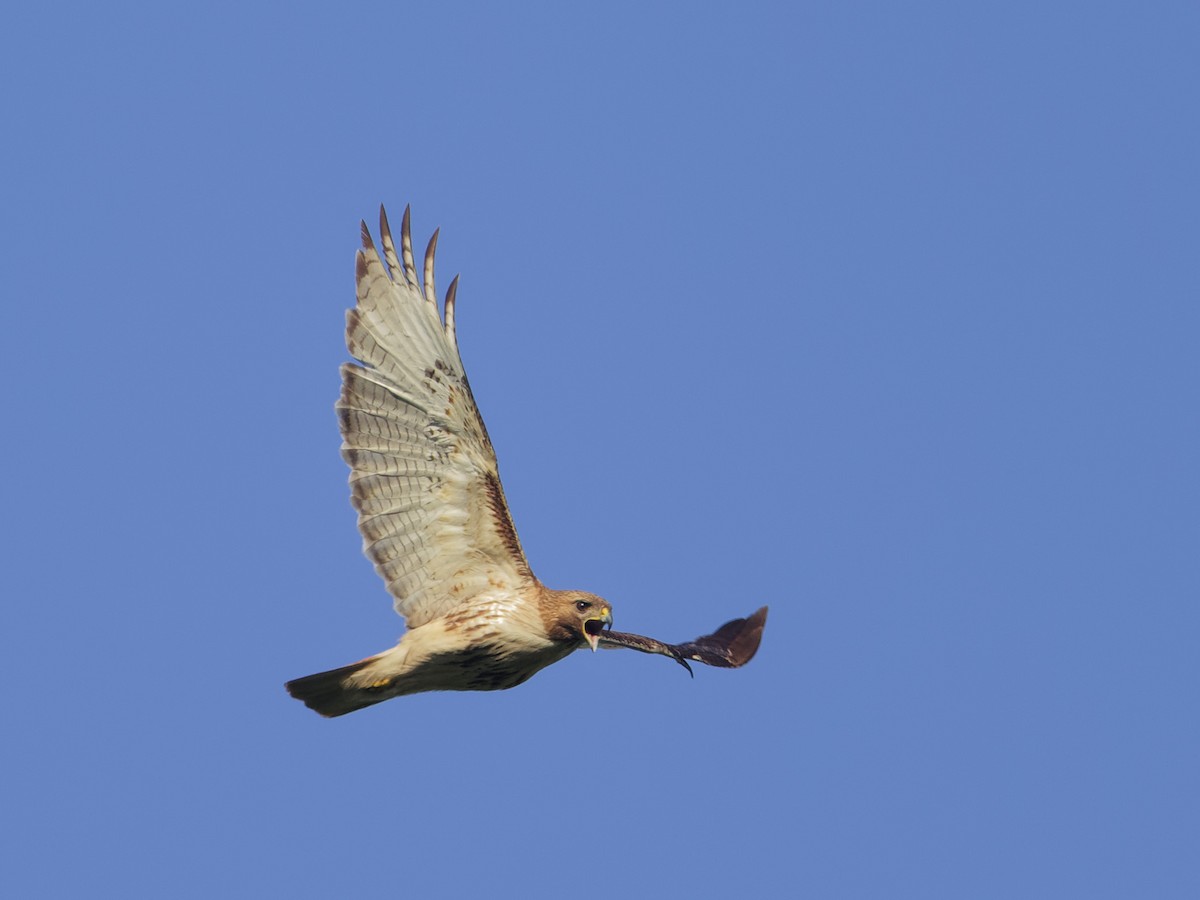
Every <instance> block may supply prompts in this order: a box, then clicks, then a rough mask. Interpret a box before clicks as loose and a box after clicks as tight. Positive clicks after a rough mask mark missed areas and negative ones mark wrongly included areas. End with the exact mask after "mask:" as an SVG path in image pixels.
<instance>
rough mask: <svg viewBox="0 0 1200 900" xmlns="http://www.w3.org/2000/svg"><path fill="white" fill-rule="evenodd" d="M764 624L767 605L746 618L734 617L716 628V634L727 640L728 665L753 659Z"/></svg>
mask: <svg viewBox="0 0 1200 900" xmlns="http://www.w3.org/2000/svg"><path fill="white" fill-rule="evenodd" d="M766 624H767V607H765V606H764V607H761V608H760V609H759V610H758V611H757V612H755V613H754V615H752V616H750V617H749V618H747V619H735V620H734V621H732V622H730V623H728V624H727V625H722V626H721V627H720V628H718V629H717V635H719V636H720V637H722V638H724V639H726V640H727V641H728V642H729V664H730V665H732V666H735V667H736V666H744V665H745V664H746V663H748V662H750V660H752V659H754V654H755V653H757V652H758V645H759V644H760V643H762V635H763V628H764V627H765V626H766ZM730 626H734V627H732V628H731V627H730Z"/></svg>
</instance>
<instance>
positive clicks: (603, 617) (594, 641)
mask: <svg viewBox="0 0 1200 900" xmlns="http://www.w3.org/2000/svg"><path fill="white" fill-rule="evenodd" d="M605 625H609V626H611V625H612V612H611V611H610V610H609V608H608V607H607V606H606V607H604V609H602V610H600V615H599V616H593V617H592V618H590V619H585V620H584V623H583V636H584V638H585V639H586V640H587V642H588V644H590V645H591V648H592V652H593V653H595V652H596V647H598V646H599V645H600V632H601V631H603V630H604V626H605Z"/></svg>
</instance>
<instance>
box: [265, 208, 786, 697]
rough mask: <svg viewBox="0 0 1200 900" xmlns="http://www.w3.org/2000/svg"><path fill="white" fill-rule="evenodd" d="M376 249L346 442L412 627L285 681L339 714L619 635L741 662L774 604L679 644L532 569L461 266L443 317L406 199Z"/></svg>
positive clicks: (345, 400)
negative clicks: (476, 373) (484, 408)
mask: <svg viewBox="0 0 1200 900" xmlns="http://www.w3.org/2000/svg"><path fill="white" fill-rule="evenodd" d="M379 227H380V235H381V240H382V244H383V254H382V257H381V255H380V253H379V251H377V250H376V248H375V245H374V243H373V242H372V240H371V236H370V233H369V232H368V230H367V226H366V224H365V223H363V226H362V243H363V249H362V250H360V251H359V252H358V256H357V259H356V267H355V270H356V275H357V282H358V302H357V304H356V305H355V307H354V308H353V309H351V310H349V311H348V312H347V314H346V345H347V347H348V348H349V350H350V353H351V355H353V356H354V357H355V358H356V359H357V360H358V361H359V363H361V365H356V364H354V363H346V364H345V365H343V366H342V394H341V397H340V398H339V400H338V402H337V411H338V421H339V423H340V426H341V431H342V438H343V442H342V456H343V458H344V459H345V460H346V462H347V463H348V464H349V466H350V495H351V502H352V503H353V505H354V507H355V509H357V510H358V527H359V531H360V532H361V533H362V536H363V550H364V552H365V553H366V555H367V556H368V557H369V558H370V559H371V561H372V562H373V563H374V564H375V570H376V571H377V572H378V573H379V575H380V577H382V578H383V580H384V582H385V583H386V584H387V588H388V591H389V592H391V594H392V596H393V597H394V598H395V604H394V605H395V608H396V612H398V613H399V614H400V615H402V616H404V617H405V619H406V620H407V623H408V631H407V632H406V633H405V634H404V635H403V637H402V638H401V639H400V642H399V643H398V644H397V645H396V646H395V647H393V648H391V649H390V650H385V651H384V652H383V653H379V654H377V655H375V656H371V657H368V658H367V659H364V660H361V661H360V662H356V663H352V664H351V665H348V666H342V667H341V668H338V669H332V670H330V671H328V672H320V673H317V674H316V675H309V676H306V677H304V678H297V679H296V680H294V681H289V682H288V684H287V690H288V692H289V693H290V694H291V695H292V696H293V697H295V698H297V699H298V700H302V701H303V702H304V703H305V704H306V705H307V706H309V707H310V708H311V709H314V710H316V711H317V712H319V713H321V714H322V715H325V716H340V715H343V714H345V713H348V712H352V711H354V710H356V709H361V708H362V707H364V706H370V705H372V704H374V703H379V702H381V701H383V700H388V699H390V698H392V697H399V696H402V695H404V694H414V693H418V692H420V691H438V690H457V691H488V690H502V689H505V688H510V687H515V686H516V685H518V684H520V683H521V682H523V681H526V680H527V679H528V678H529V677H530V676H532V675H533V674H535V673H536V672H538V671H539V670H541V669H543V668H545V667H546V666H548V665H550V664H551V663H554V662H557V661H558V660H560V659H562V658H563V657H565V656H567V655H568V654H569V653H571V652H572V651H574V650H577V649H579V648H580V647H585V646H590V647H591V648H592V649H593V650H595V649H596V648H597V647H598V646H602V647H605V648H619V647H626V648H630V649H634V650H640V651H642V652H645V653H658V654H662V655H665V656H669V657H671V658H673V659H675V660H676V661H677V662H679V663H681V664H682V665H683V666H684V667H686V668H688V671H689V672H690V671H691V667H690V666H689V665H688V660H695V661H698V662H702V663H705V664H707V665H712V666H722V667H736V666H741V665H744V664H745V663H747V662H749V661H750V659H751V658H752V657H753V656H754V653H755V651H756V650H757V649H758V644H759V641H760V639H761V637H762V630H763V625H764V623H765V621H766V613H767V610H766V607H763V608H762V609H760V610H759V611H758V612H756V613H755V614H754V615H753V616H751V617H749V618H748V619H735V620H734V621H732V622H728V623H726V624H725V625H723V626H722V627H721V628H720V629H718V630H717V631H716V632H715V633H713V634H711V635H706V636H705V637H702V638H697V639H696V640H694V641H690V642H687V643H685V644H678V645H673V644H664V643H662V642H661V641H657V640H655V639H653V638H647V637H642V636H640V635H635V634H625V633H622V632H615V631H611V630H605V628H606V627H607V626H611V624H612V610H611V606H610V604H609V603H608V602H607V601H605V600H603V599H601V598H600V597H597V596H596V595H595V594H589V593H586V592H584V591H556V590H551V589H550V588H547V587H546V586H544V585H543V584H542V583H541V582H540V581H538V580H537V578H536V577H535V576H534V574H533V572H532V571H531V570H530V567H529V563H528V562H527V561H526V559H525V553H524V551H523V550H522V548H521V541H520V539H519V538H518V537H517V531H516V528H515V526H514V525H513V521H512V516H511V515H510V514H509V511H508V504H507V502H506V501H505V499H504V489H503V487H501V484H500V473H499V470H498V468H497V464H496V454H495V451H494V450H493V449H492V443H491V440H490V438H489V437H488V433H487V428H486V427H485V426H484V424H483V419H482V417H481V416H480V415H479V410H478V409H477V408H476V406H475V398H474V397H473V396H472V395H471V388H470V385H469V384H468V382H467V376H466V372H465V370H464V368H463V364H462V359H461V358H460V356H459V353H458V343H457V339H456V337H455V330H454V328H455V325H454V308H455V299H456V296H457V290H458V278H457V277H455V279H454V280H453V281H452V282H451V284H450V288H449V290H448V291H447V294H446V302H445V317H444V319H443V317H442V316H440V315H439V313H438V306H437V295H436V293H435V288H434V272H433V264H434V251H435V248H436V247H437V237H438V233H437V232H436V231H435V232H434V234H433V238H432V239H431V240H430V242H429V248H428V249H427V250H426V253H425V258H424V266H423V277H422V279H420V280H418V278H417V274H416V267H415V259H414V256H413V252H412V240H411V234H410V216H409V210H408V209H407V208H406V209H405V211H404V220H403V223H402V226H401V232H400V239H401V242H400V253H399V254H397V251H396V246H395V243H394V242H393V240H392V233H391V229H390V228H389V227H388V221H387V215H386V214H385V213H384V211H383V209H382V208H381V209H380V211H379Z"/></svg>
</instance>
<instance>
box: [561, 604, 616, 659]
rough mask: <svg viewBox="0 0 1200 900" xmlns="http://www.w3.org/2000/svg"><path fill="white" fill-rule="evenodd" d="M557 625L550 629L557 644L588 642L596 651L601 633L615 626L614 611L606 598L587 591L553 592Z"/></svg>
mask: <svg viewBox="0 0 1200 900" xmlns="http://www.w3.org/2000/svg"><path fill="white" fill-rule="evenodd" d="M552 593H553V596H554V624H553V625H552V626H551V628H550V629H549V632H550V637H551V639H552V640H556V641H570V642H573V643H574V642H579V641H585V642H587V644H588V646H590V647H591V648H592V650H593V651H594V650H595V649H596V646H597V644H599V643H600V632H601V631H602V630H604V626H605V625H612V607H611V606H610V605H609V602H608V601H607V600H605V599H604V598H603V597H597V596H596V595H595V594H589V593H588V592H587V591H553V592H552Z"/></svg>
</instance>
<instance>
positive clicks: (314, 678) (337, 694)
mask: <svg viewBox="0 0 1200 900" xmlns="http://www.w3.org/2000/svg"><path fill="white" fill-rule="evenodd" d="M376 658H377V657H374V656H372V657H370V658H368V659H364V660H361V661H360V662H356V663H351V664H350V665H348V666H342V667H341V668H340V669H330V670H329V671H328V672H318V673H317V674H315V675H305V676H304V677H303V678H297V679H296V680H295V681H289V682H288V683H287V684H286V685H284V687H286V688H287V692H288V693H289V694H291V695H292V696H293V697H295V698H296V699H297V700H300V701H302V702H303V703H304V705H305V706H307V707H308V708H309V709H311V710H315V711H316V712H319V713H320V714H321V715H323V716H326V717H328V718H333V717H334V716H344V715H345V714H346V713H349V712H354V711H355V710H356V709H362V708H363V707H364V706H371V705H372V704H375V703H380V702H382V701H384V700H387V699H388V698H389V697H390V696H391V694H389V693H387V692H385V691H381V690H372V689H371V688H363V687H358V686H356V685H353V684H347V681H348V680H349V678H350V676H352V675H354V674H356V673H357V672H359V671H361V670H362V669H365V668H366V667H367V666H369V665H370V664H371V663H373V662H375V660H376Z"/></svg>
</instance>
